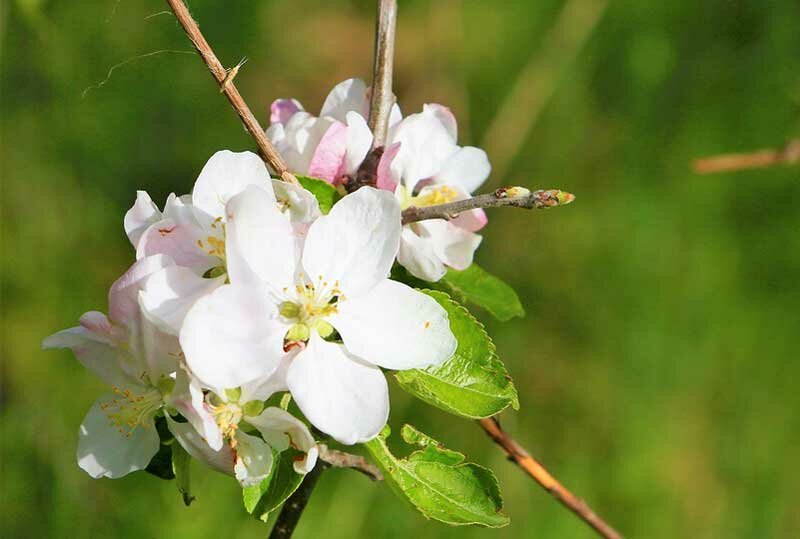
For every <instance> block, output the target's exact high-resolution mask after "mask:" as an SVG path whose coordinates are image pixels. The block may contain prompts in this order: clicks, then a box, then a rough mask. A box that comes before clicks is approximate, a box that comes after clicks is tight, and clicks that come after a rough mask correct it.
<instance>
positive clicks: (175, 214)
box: [164, 193, 198, 225]
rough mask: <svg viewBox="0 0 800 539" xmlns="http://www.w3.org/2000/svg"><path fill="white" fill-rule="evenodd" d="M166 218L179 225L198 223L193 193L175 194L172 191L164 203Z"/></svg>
mask: <svg viewBox="0 0 800 539" xmlns="http://www.w3.org/2000/svg"><path fill="white" fill-rule="evenodd" d="M164 219H172V220H173V221H174V222H175V223H176V224H179V225H184V224H193V225H197V224H198V222H197V219H196V208H195V207H194V205H193V204H192V195H182V196H175V193H170V195H169V196H168V197H167V202H166V204H164Z"/></svg>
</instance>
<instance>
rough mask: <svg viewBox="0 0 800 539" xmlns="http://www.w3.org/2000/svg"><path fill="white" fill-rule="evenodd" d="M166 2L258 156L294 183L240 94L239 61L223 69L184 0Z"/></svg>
mask: <svg viewBox="0 0 800 539" xmlns="http://www.w3.org/2000/svg"><path fill="white" fill-rule="evenodd" d="M167 4H169V7H170V8H171V9H172V12H173V13H174V14H175V17H176V18H177V19H178V22H180V23H181V26H183V29H184V30H185V31H186V35H187V36H189V40H190V41H191V42H192V44H193V45H194V48H195V49H197V52H198V53H199V54H200V57H201V58H202V59H203V62H205V64H206V66H208V69H209V71H211V75H212V76H213V77H214V79H215V80H216V81H217V84H219V86H220V91H221V92H222V93H223V94H225V97H227V98H228V101H229V102H230V104H231V106H232V107H233V108H234V110H235V111H236V113H237V114H238V115H239V118H240V119H241V120H242V123H243V124H244V127H245V129H247V132H248V133H250V136H252V137H253V139H254V140H255V141H256V145H257V146H258V153H259V154H260V155H261V158H262V159H263V160H264V162H265V163H266V164H267V165H269V166H270V167H271V168H272V169H273V170H274V171H275V172H276V173H277V174H278V176H280V178H281V179H282V180H283V181H286V182H289V183H295V184H296V183H298V182H297V178H295V177H294V175H293V174H292V173H291V172H289V170H288V168H287V166H286V163H285V162H284V161H283V158H281V156H280V154H278V151H277V150H276V149H275V147H274V146H273V145H272V143H271V142H270V141H269V139H268V138H267V135H266V133H265V132H264V129H263V128H262V127H261V125H260V124H259V123H258V120H257V119H256V117H255V116H254V115H253V113H252V112H251V111H250V107H248V106H247V103H246V102H245V100H244V98H242V96H241V94H240V93H239V90H237V89H236V85H235V84H234V83H233V78H234V77H235V76H236V71H238V67H241V65H239V66H237V67H235V68H233V69H231V70H230V71H228V70H226V69H225V67H224V66H223V65H222V62H220V61H219V59H218V58H217V55H216V54H214V51H213V50H212V49H211V45H209V44H208V41H206V38H205V37H203V34H202V32H200V28H199V27H198V26H197V22H195V20H194V19H193V18H192V15H191V13H189V9H188V8H187V7H186V4H185V3H184V2H183V0H167Z"/></svg>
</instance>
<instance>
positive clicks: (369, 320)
mask: <svg viewBox="0 0 800 539" xmlns="http://www.w3.org/2000/svg"><path fill="white" fill-rule="evenodd" d="M226 212H227V222H228V229H227V231H228V238H227V241H228V253H229V256H228V273H229V276H230V281H231V284H229V285H224V286H221V287H220V288H218V289H217V290H215V291H214V292H213V293H212V294H210V295H208V296H205V297H203V298H201V299H200V300H199V301H198V302H197V303H196V304H195V305H194V306H193V307H192V309H191V310H190V311H189V313H188V314H187V316H186V318H185V321H184V324H183V328H182V330H181V333H180V341H181V345H182V347H183V350H184V352H185V354H186V360H187V363H188V365H189V367H190V368H191V370H192V372H193V373H194V374H195V375H196V376H197V377H198V378H199V379H200V380H201V381H202V382H203V383H204V384H206V385H207V386H208V387H211V388H214V389H215V390H217V392H218V393H219V392H220V390H224V389H225V388H230V387H239V386H241V385H243V384H246V383H249V382H253V381H257V380H260V379H263V378H266V377H269V376H270V375H272V374H274V373H275V371H276V369H277V368H278V366H279V364H280V362H281V360H282V358H284V357H285V356H284V345H285V341H286V344H287V349H292V348H294V349H295V350H298V349H299V351H297V352H296V355H294V356H293V357H292V359H291V360H290V363H289V365H288V370H287V372H286V385H287V386H288V388H289V390H290V391H291V393H292V395H293V397H294V399H295V401H296V402H297V404H298V406H299V407H300V409H301V411H302V412H303V413H304V414H305V416H306V417H307V418H308V419H309V420H310V421H311V423H312V424H314V425H315V426H316V427H317V428H319V429H320V430H322V431H324V432H326V433H328V434H330V435H331V436H333V437H334V438H335V439H336V440H338V441H340V442H342V443H345V444H353V443H357V442H363V441H366V440H369V439H371V438H372V437H374V436H375V435H376V434H377V433H378V432H379V431H380V429H381V427H383V425H384V424H385V422H386V419H387V416H388V412H389V399H388V391H387V385H386V379H385V378H384V376H383V373H382V372H381V370H380V369H379V367H385V368H388V369H412V368H423V367H427V366H429V365H436V364H440V363H442V362H444V361H445V360H447V359H448V358H449V357H450V356H451V355H452V354H453V352H454V350H455V347H456V341H455V337H454V336H453V334H452V332H451V331H450V326H449V321H448V318H447V313H446V312H445V311H444V309H442V308H441V306H440V305H439V304H438V303H436V301H434V300H433V299H432V298H430V297H429V296H426V295H425V294H422V293H420V292H417V291H415V290H413V289H412V288H410V287H408V286H406V285H404V284H401V283H398V282H395V281H391V280H389V279H388V278H387V276H388V274H389V270H390V268H391V266H392V263H393V261H394V257H395V255H396V253H397V250H398V247H399V242H400V228H401V226H400V208H399V206H398V204H397V201H396V200H395V199H394V197H393V196H392V195H391V194H390V193H388V192H385V191H379V190H376V189H372V188H368V187H365V188H362V189H360V190H359V191H357V192H355V193H353V194H351V195H348V196H346V197H344V198H343V199H342V200H341V201H339V202H338V203H337V204H336V205H335V206H334V207H333V209H332V210H331V212H330V213H329V214H328V215H326V216H323V217H320V218H319V219H317V220H316V221H315V222H314V223H313V224H312V225H311V227H310V228H309V230H308V235H307V236H306V238H305V242H304V244H303V246H302V252H301V253H299V255H298V256H295V254H294V253H295V250H294V247H295V240H294V238H293V236H292V230H291V226H290V224H289V222H288V221H287V219H286V218H284V216H282V215H281V214H280V213H279V212H278V211H276V209H275V206H274V204H272V203H271V201H270V199H269V197H268V196H267V195H265V194H264V193H263V191H261V190H258V189H254V188H252V187H251V188H248V189H246V190H245V191H244V192H243V193H241V194H240V195H238V196H236V197H234V198H233V199H231V200H230V202H228V204H227V207H226ZM338 337H340V338H341V341H342V342H341V343H338V342H334V339H335V338H338ZM326 339H330V340H326Z"/></svg>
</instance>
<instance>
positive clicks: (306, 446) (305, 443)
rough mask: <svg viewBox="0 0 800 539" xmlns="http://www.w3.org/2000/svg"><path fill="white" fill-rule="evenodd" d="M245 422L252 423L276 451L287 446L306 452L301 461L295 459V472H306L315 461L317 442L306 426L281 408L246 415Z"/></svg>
mask: <svg viewBox="0 0 800 539" xmlns="http://www.w3.org/2000/svg"><path fill="white" fill-rule="evenodd" d="M247 422H248V423H250V424H251V425H253V426H254V427H255V428H256V429H258V431H259V432H260V433H261V436H263V437H264V440H265V441H266V442H267V443H268V444H269V445H270V446H272V448H273V449H275V450H276V451H284V450H286V449H288V448H289V446H292V447H294V448H295V449H297V450H298V451H302V452H303V453H305V454H306V456H305V458H304V459H303V460H302V461H295V463H294V469H295V471H296V472H297V473H301V474H302V473H308V472H310V471H311V470H313V469H314V465H315V464H316V462H317V453H318V450H317V444H316V442H315V441H314V437H313V436H312V435H311V432H309V430H308V427H307V426H306V425H305V423H303V422H302V421H300V420H299V419H297V418H296V417H294V416H293V415H292V414H290V413H289V412H287V411H286V410H282V409H281V408H276V407H274V406H271V407H269V408H266V409H265V410H264V411H263V412H261V414H259V415H258V416H257V417H248V418H247Z"/></svg>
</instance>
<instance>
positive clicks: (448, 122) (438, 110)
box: [422, 103, 458, 143]
mask: <svg viewBox="0 0 800 539" xmlns="http://www.w3.org/2000/svg"><path fill="white" fill-rule="evenodd" d="M422 112H423V113H424V114H430V115H432V116H434V117H435V118H436V119H437V120H439V122H440V123H441V124H442V127H444V128H445V130H447V134H448V135H450V138H451V140H452V141H453V142H454V143H455V142H456V141H457V140H458V124H457V123H456V117H455V116H453V113H452V111H451V110H450V109H449V108H448V107H445V106H444V105H439V104H437V103H427V104H425V105H423V107H422Z"/></svg>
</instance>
